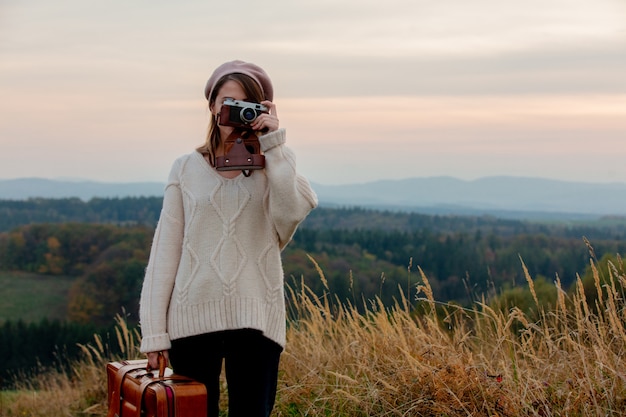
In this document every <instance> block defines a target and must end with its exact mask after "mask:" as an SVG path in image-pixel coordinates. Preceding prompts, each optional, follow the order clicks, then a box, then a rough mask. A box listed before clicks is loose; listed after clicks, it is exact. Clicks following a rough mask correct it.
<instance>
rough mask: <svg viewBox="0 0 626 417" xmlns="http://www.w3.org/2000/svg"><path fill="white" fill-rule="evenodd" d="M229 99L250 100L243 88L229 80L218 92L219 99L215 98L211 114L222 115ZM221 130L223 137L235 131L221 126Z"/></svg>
mask: <svg viewBox="0 0 626 417" xmlns="http://www.w3.org/2000/svg"><path fill="white" fill-rule="evenodd" d="M227 98H231V99H233V100H243V101H246V100H248V97H246V93H245V91H244V89H243V87H242V86H241V85H240V84H239V83H238V82H236V81H233V80H228V81H226V82H225V83H224V85H222V88H220V89H219V91H218V92H217V97H215V103H213V106H211V113H213V115H218V114H219V113H220V111H221V109H222V104H223V103H224V100H226V99H227ZM219 129H220V134H221V135H222V137H226V136H228V135H230V133H231V132H232V131H233V128H232V127H230V126H222V125H219Z"/></svg>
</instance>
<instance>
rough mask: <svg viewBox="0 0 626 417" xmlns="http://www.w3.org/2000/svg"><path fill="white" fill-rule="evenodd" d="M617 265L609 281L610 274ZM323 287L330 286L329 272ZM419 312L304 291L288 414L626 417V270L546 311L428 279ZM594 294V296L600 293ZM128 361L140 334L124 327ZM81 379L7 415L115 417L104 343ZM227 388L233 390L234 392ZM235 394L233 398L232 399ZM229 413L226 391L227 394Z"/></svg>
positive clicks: (278, 411)
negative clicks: (435, 290) (362, 306)
mask: <svg viewBox="0 0 626 417" xmlns="http://www.w3.org/2000/svg"><path fill="white" fill-rule="evenodd" d="M605 267H608V272H607V274H606V275H604V273H600V272H599V270H600V269H602V268H605ZM320 276H321V280H322V282H325V279H324V276H323V272H322V271H320ZM420 278H421V283H420V284H419V285H418V287H417V289H418V290H419V295H420V298H421V300H422V302H421V303H420V305H418V306H417V307H414V306H411V305H410V303H409V302H408V300H405V299H400V300H398V303H396V304H395V305H394V306H392V307H389V308H385V307H384V306H382V304H380V303H378V304H376V303H372V304H369V303H368V304H367V311H366V312H365V313H364V314H363V313H361V312H359V311H357V309H356V308H355V307H354V306H353V305H337V304H334V303H333V302H331V301H332V299H333V296H332V295H328V294H327V295H326V296H324V297H321V298H320V297H317V296H315V295H313V294H312V293H311V292H310V290H308V289H306V288H303V289H301V290H300V291H297V292H290V293H289V301H290V306H291V312H292V314H293V315H292V317H293V321H292V322H291V325H290V326H289V328H288V333H287V347H286V350H285V352H284V354H283V356H282V359H281V371H280V377H279V384H278V395H277V402H276V407H275V412H274V414H273V415H275V416H277V417H298V416H302V417H303V416H320V417H326V416H337V417H383V416H384V417H389V416H448V417H457V416H458V417H461V416H465V417H466V416H499V417H518V416H529V417H530V416H543V417H557V416H611V417H612V416H616V417H617V416H623V415H624V414H623V411H624V409H626V377H625V376H624V371H623V370H624V369H625V367H626V357H625V356H624V354H623V352H624V351H625V350H626V328H625V323H626V310H625V305H624V298H623V294H624V291H625V289H626V272H625V269H624V263H623V261H622V260H621V259H620V260H619V261H618V262H617V263H611V264H607V265H595V264H594V273H593V282H594V285H593V287H594V288H595V290H596V291H597V293H596V296H597V299H596V301H595V302H594V303H592V304H590V303H588V301H587V297H588V296H590V295H592V294H591V293H587V292H586V291H585V290H584V285H583V283H582V281H581V280H578V281H577V285H576V291H574V292H573V293H571V294H566V292H565V291H563V289H562V288H561V287H560V283H559V282H558V280H557V282H556V283H555V287H556V290H557V292H558V298H557V299H556V300H555V302H554V303H552V304H550V305H545V306H544V305H540V304H539V302H538V300H537V298H536V294H535V290H536V288H535V287H534V284H533V278H532V277H531V276H529V275H528V274H526V280H527V284H528V285H527V289H529V290H530V292H531V293H532V295H533V298H534V313H533V314H532V315H528V314H525V313H524V312H523V311H521V310H520V309H519V308H516V307H512V308H510V309H505V310H504V311H497V310H494V309H492V308H490V307H489V306H488V305H486V304H483V303H476V304H475V305H474V307H473V308H471V309H466V308H461V307H459V306H458V305H454V304H444V303H439V302H437V301H436V300H435V299H434V298H433V296H432V288H430V285H429V281H428V278H427V277H426V276H425V275H423V274H421V276H420ZM592 292H593V290H592ZM119 325H120V328H119V330H118V333H119V335H120V337H119V338H118V340H119V343H120V345H123V346H124V347H125V349H124V353H123V357H125V358H133V357H136V356H137V355H139V354H138V352H137V349H136V345H137V343H138V334H137V333H136V332H133V331H129V330H128V329H127V328H126V327H125V325H124V322H122V321H120V322H119ZM84 350H85V353H86V354H87V355H86V356H85V358H84V359H83V361H82V362H80V363H78V364H76V365H75V366H74V367H73V370H72V372H71V373H69V374H64V373H49V374H43V375H40V376H39V377H38V378H36V379H34V380H33V381H24V382H23V384H22V385H21V386H19V387H17V388H18V389H17V390H16V391H15V392H12V393H0V415H3V416H23V415H28V416H41V417H43V416H46V417H55V416H59V417H61V416H69V415H73V416H87V415H92V416H105V415H106V412H107V404H106V375H105V365H106V362H107V361H108V360H110V359H111V358H109V357H107V356H106V354H105V349H104V348H103V345H102V342H101V341H100V340H99V339H97V340H96V342H95V343H94V344H93V345H91V346H86V347H85V349H84ZM222 387H223V388H224V389H225V384H222ZM224 394H225V392H224ZM222 400H223V405H226V404H225V403H226V395H223V396H222Z"/></svg>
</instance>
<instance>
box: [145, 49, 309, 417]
mask: <svg viewBox="0 0 626 417" xmlns="http://www.w3.org/2000/svg"><path fill="white" fill-rule="evenodd" d="M205 97H206V98H207V100H208V104H209V109H210V112H211V120H210V124H209V132H208V135H207V139H206V143H205V144H204V145H203V146H201V147H199V148H198V149H196V151H194V152H192V153H190V154H188V155H184V156H182V157H180V158H178V159H177V160H176V161H175V162H174V164H173V167H172V169H171V172H170V175H169V179H168V182H167V186H166V188H165V194H164V199H163V209H162V211H161V216H160V219H159V223H158V225H157V228H156V231H155V235H154V240H153V243H152V249H151V253H150V260H149V262H148V267H147V269H146V276H145V280H144V284H143V289H142V293H141V304H140V320H141V332H142V342H141V351H142V352H144V353H146V354H147V356H148V363H149V367H151V368H157V367H158V358H159V356H160V355H162V356H164V357H165V358H166V360H167V359H169V361H170V362H171V365H172V367H173V368H174V370H175V372H176V373H177V374H181V375H185V376H188V377H191V378H194V379H196V380H198V381H200V382H202V383H204V384H205V385H206V386H207V392H208V415H209V416H216V417H217V416H218V414H219V392H220V385H219V376H220V372H221V369H222V361H224V365H225V371H226V378H227V384H228V396H229V416H230V417H237V416H246V417H254V416H264V417H267V416H269V415H270V413H271V411H272V408H273V406H274V400H275V396H276V384H277V379H278V363H279V357H280V354H281V352H282V349H283V347H284V345H285V320H286V318H285V301H284V293H283V269H282V262H281V258H280V254H281V251H282V250H283V249H284V248H285V246H286V245H287V244H288V243H289V241H290V240H291V238H292V236H293V234H294V233H295V231H296V228H297V227H298V225H299V223H300V222H301V221H302V220H304V218H305V217H306V216H307V215H308V213H309V212H310V211H311V210H312V209H313V208H315V207H316V206H317V196H316V195H315V193H314V191H313V190H312V189H311V186H310V184H309V182H308V181H307V180H306V179H305V178H304V177H302V176H300V175H299V174H298V173H297V172H296V169H295V156H294V154H293V152H292V151H291V150H290V149H289V148H287V147H286V146H285V139H286V134H285V130H284V129H282V128H279V123H278V118H277V116H276V106H275V105H274V104H273V103H272V100H273V88H272V83H271V80H270V78H269V77H268V75H267V74H266V72H265V71H264V70H263V69H261V68H260V67H258V66H256V65H254V64H252V63H247V62H243V61H232V62H227V63H225V64H222V65H221V66H219V67H218V68H217V69H216V70H215V72H214V73H213V74H212V75H211V77H210V78H209V80H208V82H207V84H206V88H205ZM227 98H230V99H235V100H243V101H248V102H256V103H261V104H263V105H264V106H266V107H267V108H268V110H269V111H268V113H263V114H260V115H259V116H258V118H257V119H256V120H255V121H254V122H252V124H251V128H252V129H253V130H254V131H256V132H259V133H260V132H263V134H262V135H261V136H260V137H259V142H260V148H261V151H262V152H263V155H264V156H265V168H264V169H261V170H255V171H252V174H251V175H244V173H243V172H242V171H222V170H219V171H218V170H217V169H216V167H215V161H216V158H218V157H221V156H224V155H225V153H226V150H225V148H224V139H225V138H227V137H228V136H229V135H230V134H231V132H232V131H233V129H234V128H233V127H229V126H223V125H221V124H220V123H219V120H220V110H221V107H222V104H223V103H224V101H225V100H226V99H227Z"/></svg>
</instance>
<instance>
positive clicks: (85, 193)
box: [0, 176, 626, 218]
mask: <svg viewBox="0 0 626 417" xmlns="http://www.w3.org/2000/svg"><path fill="white" fill-rule="evenodd" d="M313 188H314V189H315V191H316V192H317V194H318V197H319V199H320V204H321V205H325V206H338V207H344V206H360V207H368V208H376V209H398V210H408V211H420V212H424V213H428V214H473V215H476V214H493V215H496V216H500V217H512V218H519V217H533V216H530V215H529V214H530V213H534V216H535V217H537V216H543V217H557V218H558V217H559V216H560V215H561V214H566V215H567V216H568V217H576V216H577V215H579V216H582V217H588V216H607V215H616V216H625V215H626V183H604V184H596V183H581V182H568V181H556V180H549V179H541V178H523V177H506V176H502V177H485V178H480V179H477V180H472V181H465V180H460V179H456V178H452V177H428V178H409V179H404V180H381V181H373V182H367V183H361V184H347V185H321V184H313ZM163 189H164V184H162V183H158V182H137V183H104V182H96V181H81V180H76V181H65V180H50V179H42V178H19V179H11V180H0V199H4V200H24V199H28V198H35V197H43V198H67V197H77V198H80V199H82V200H90V199H92V198H94V197H102V198H115V197H119V198H123V197H149V196H162V195H163Z"/></svg>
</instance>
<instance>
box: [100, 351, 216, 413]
mask: <svg viewBox="0 0 626 417" xmlns="http://www.w3.org/2000/svg"><path fill="white" fill-rule="evenodd" d="M147 365H148V361H147V360H145V359H144V360H127V361H121V362H109V363H108V364H107V381H108V404H109V413H108V417H192V416H193V417H206V416H207V394H206V388H205V386H204V385H203V384H201V383H199V382H197V381H194V380H192V379H190V378H186V377H184V376H180V375H175V374H173V373H172V372H171V370H170V369H165V367H164V366H162V368H161V369H160V370H159V374H158V375H155V374H153V373H152V372H151V371H148V370H147Z"/></svg>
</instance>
